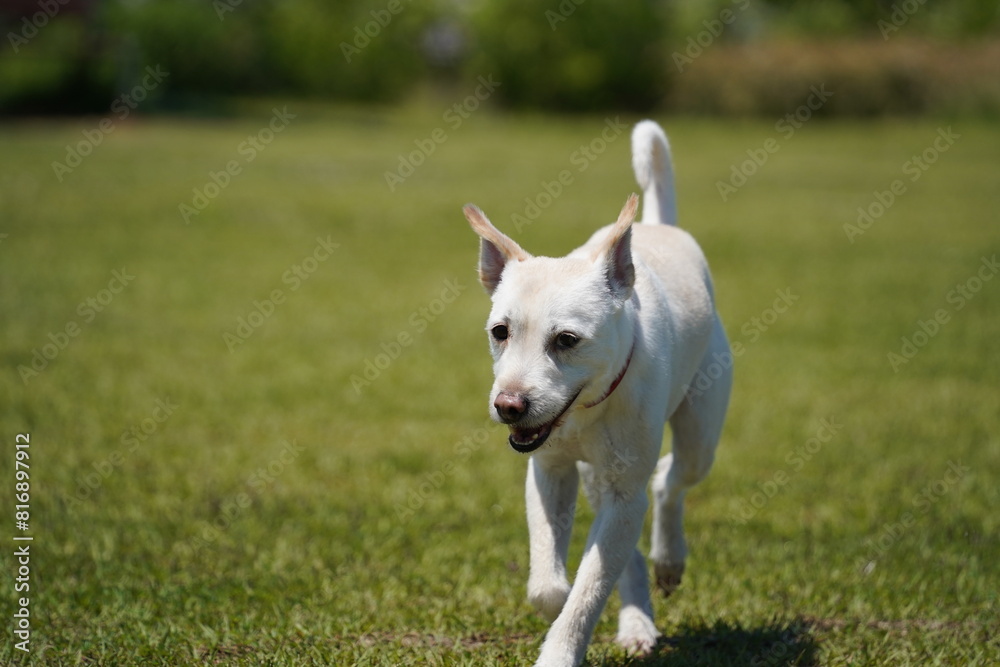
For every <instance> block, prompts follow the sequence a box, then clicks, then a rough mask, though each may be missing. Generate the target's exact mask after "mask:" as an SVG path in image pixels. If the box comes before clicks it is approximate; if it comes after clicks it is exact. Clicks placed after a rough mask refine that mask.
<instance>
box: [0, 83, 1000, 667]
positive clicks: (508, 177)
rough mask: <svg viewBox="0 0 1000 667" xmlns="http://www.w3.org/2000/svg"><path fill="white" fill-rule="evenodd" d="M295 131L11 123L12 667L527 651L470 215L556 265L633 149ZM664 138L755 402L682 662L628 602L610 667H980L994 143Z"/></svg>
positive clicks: (702, 550) (617, 132)
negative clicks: (646, 638) (24, 526)
mask: <svg viewBox="0 0 1000 667" xmlns="http://www.w3.org/2000/svg"><path fill="white" fill-rule="evenodd" d="M275 106H276V108H277V113H275V111H273V110H272V107H275ZM285 106H286V105H285V103H284V102H280V103H277V104H276V105H261V106H255V107H252V108H248V109H247V110H246V111H245V112H244V113H243V114H242V115H240V116H239V117H235V118H217V119H187V118H173V119H171V118H165V119H161V118H135V117H132V118H129V119H127V120H126V121H118V120H115V121H114V130H113V132H111V133H110V134H103V135H101V134H100V132H99V131H98V128H99V126H100V120H101V119H100V118H90V119H83V120H79V121H58V122H56V121H32V122H20V123H16V124H7V125H4V126H0V153H2V155H3V157H4V159H3V160H2V161H0V329H2V336H0V355H2V359H3V374H2V376H0V425H2V434H0V437H2V440H3V442H4V443H5V444H4V448H3V451H4V452H6V453H5V454H3V455H0V479H3V480H6V481H5V482H3V483H0V498H3V501H4V503H5V504H6V506H7V508H8V511H7V514H6V516H7V517H8V518H7V519H5V520H4V522H3V525H4V528H3V532H2V533H0V534H5V535H6V536H7V539H8V541H9V540H10V538H11V537H13V536H15V535H26V534H29V535H32V536H34V541H33V542H31V543H30V545H31V546H30V549H31V559H30V577H29V580H28V583H29V585H30V590H29V592H28V593H23V592H20V593H19V592H15V585H16V583H17V582H16V577H17V576H18V569H17V567H18V566H17V564H16V562H15V557H14V556H13V555H12V553H13V551H14V548H15V546H16V545H18V544H20V543H15V542H13V541H9V542H8V547H6V548H5V549H4V552H5V554H6V555H5V556H4V557H3V558H2V559H0V589H2V591H3V594H2V598H3V601H4V609H5V610H7V612H5V613H6V616H7V618H8V622H7V623H6V624H5V627H6V628H7V629H6V630H4V631H3V632H2V642H3V656H2V658H0V659H2V660H5V661H6V660H13V661H16V662H19V663H24V664H28V663H31V664H38V665H42V664H44V665H54V664H84V665H118V664H164V665H175V664H200V663H209V664H246V665H260V664H268V665H321V664H330V665H353V664H358V665H452V664H459V665H512V664H530V663H531V661H532V660H533V658H534V656H535V655H536V654H537V650H538V646H539V645H540V642H541V639H542V637H543V636H544V632H545V630H546V628H547V624H546V623H545V622H544V621H543V620H542V619H541V618H540V617H538V616H536V615H535V614H534V613H533V611H532V609H531V608H530V606H529V605H528V603H527V602H526V599H525V584H526V581H527V575H528V544H527V530H526V527H525V521H524V516H523V513H524V500H523V474H524V469H525V463H526V460H525V458H523V457H522V456H519V455H517V454H516V453H514V452H513V451H512V450H511V449H510V448H509V447H508V446H507V444H506V436H505V434H504V432H503V429H501V428H498V427H496V426H494V425H492V424H491V423H490V422H489V421H488V419H487V411H486V407H487V401H486V399H487V393H488V389H489V386H490V383H491V379H492V378H491V370H490V361H489V357H488V353H487V347H486V340H485V334H484V333H483V326H484V324H485V318H486V314H487V312H488V307H489V304H488V299H487V297H486V295H485V294H484V293H483V291H482V289H481V288H480V287H479V285H478V284H477V283H476V280H475V270H474V269H475V264H476V253H477V247H478V246H477V238H476V237H475V235H474V234H473V233H472V231H471V230H470V229H469V228H468V226H467V224H466V222H465V220H464V219H463V217H462V214H461V206H462V205H463V204H465V203H466V202H469V201H472V202H475V203H476V204H478V205H479V206H481V207H482V208H483V209H484V210H485V211H486V212H487V214H488V215H490V216H491V218H492V219H493V221H494V222H495V223H496V224H497V225H498V226H499V227H501V228H502V229H504V230H505V231H507V232H509V233H511V234H512V235H514V236H515V237H516V238H517V239H518V240H519V242H521V244H522V245H523V246H524V247H525V248H527V249H528V250H529V251H531V252H533V253H536V254H549V255H558V254H562V253H565V252H567V251H569V250H570V249H572V248H573V247H575V246H576V245H578V244H579V243H581V242H582V241H583V240H585V239H586V238H587V236H588V235H589V234H590V233H591V232H592V231H593V230H594V229H595V228H596V227H597V226H599V225H601V224H605V223H607V222H610V221H611V220H613V219H614V217H615V215H616V214H617V212H618V210H619V208H620V207H621V205H622V203H623V202H624V201H625V198H626V196H627V195H628V194H629V193H630V192H632V191H633V190H635V188H636V186H635V184H634V181H633V176H632V173H631V167H630V154H629V139H628V133H629V131H630V129H631V125H632V124H633V123H634V122H635V121H636V120H638V118H634V117H626V116H621V117H616V116H614V115H611V116H608V117H604V116H592V117H572V118H565V117H563V118H560V117H545V116H503V115H496V114H493V113H491V112H489V111H486V110H478V111H475V112H473V113H468V114H462V115H459V114H457V113H453V114H450V115H447V116H445V115H444V114H445V111H446V110H447V109H448V108H449V107H450V103H441V104H440V105H438V104H432V105H431V107H430V108H429V109H423V110H417V111H414V110H408V111H405V112H404V111H392V112H390V111H382V110H378V109H353V108H333V109H325V108H321V107H315V106H307V105H299V106H296V104H293V103H289V104H288V105H287V109H286V108H285ZM439 107H440V108H439ZM790 111H792V110H790ZM463 115H464V116H467V117H463ZM658 120H660V121H661V122H663V124H664V126H665V128H666V129H667V131H668V133H669V134H670V136H671V140H672V144H673V147H674V152H675V164H676V169H677V182H678V189H679V208H680V217H681V222H682V225H683V226H684V227H685V228H687V229H688V230H690V231H691V232H692V233H693V234H694V235H695V236H696V238H698V239H699V241H700V242H701V244H702V246H703V248H704V249H705V252H706V255H707V256H708V258H709V261H710V263H711V266H712V269H713V273H714V279H715V286H716V292H717V295H718V306H719V310H720V311H721V313H722V316H723V319H724V321H725V323H726V327H727V330H728V332H729V335H730V339H731V341H732V343H733V345H734V350H735V352H736V354H735V360H734V361H735V367H736V368H735V373H736V382H735V388H734V392H733V398H732V403H731V408H730V414H729V418H728V421H727V424H726V428H725V432H724V436H723V440H722V443H721V445H720V448H719V452H718V457H717V461H716V464H715V467H714V469H713V471H712V473H711V475H710V476H709V477H708V479H707V480H706V481H705V482H704V483H702V484H701V485H700V486H699V487H698V488H697V489H695V490H694V491H692V492H691V493H690V494H689V497H688V513H687V526H688V538H689V542H690V552H691V553H690V558H689V561H688V571H687V575H686V579H685V581H684V583H683V585H682V586H681V588H680V590H679V591H678V592H677V593H676V594H675V595H674V596H673V597H672V598H670V599H669V600H663V599H661V598H660V597H656V598H655V612H656V617H657V624H658V626H659V628H660V629H661V631H662V632H663V633H664V635H665V638H664V641H663V642H662V643H661V644H660V646H659V647H658V650H657V653H656V655H655V656H653V657H652V658H650V659H648V660H645V661H638V662H635V661H631V660H630V659H629V658H628V657H627V656H625V655H624V654H623V653H622V652H621V651H620V650H619V649H618V648H617V647H616V646H615V644H614V643H613V638H614V633H615V627H616V625H615V621H616V612H617V609H618V601H617V598H616V597H613V598H612V601H611V603H610V604H609V606H608V609H607V610H606V612H605V614H604V615H603V617H602V621H601V623H600V625H599V626H598V628H597V631H596V633H595V638H594V642H593V644H592V646H591V649H590V652H589V653H588V660H589V662H590V664H594V665H624V664H642V665H646V664H648V665H670V666H680V665H991V664H996V662H997V661H998V660H1000V644H998V639H997V636H998V633H1000V613H998V599H997V595H998V593H997V592H998V589H1000V514H998V508H1000V485H998V483H997V479H998V474H1000V356H998V353H1000V347H998V341H1000V278H998V276H997V273H998V271H1000V266H998V264H997V263H996V262H997V259H998V255H1000V224H998V223H1000V218H998V211H1000V171H998V158H1000V126H998V125H996V124H989V123H987V122H984V121H975V120H962V119H954V120H944V119H942V120H921V121H915V120H898V121H895V120H883V121H871V122H836V123H831V122H827V121H823V120H811V121H809V122H807V123H805V124H803V125H802V126H801V127H798V128H792V129H793V131H792V132H791V133H789V129H790V127H791V126H789V125H787V124H786V125H782V126H780V127H776V125H775V123H776V122H777V121H778V120H780V119H777V118H775V119H773V120H762V121H758V122H749V121H747V122H738V121H731V120H717V121H712V120H696V119H685V118H677V119H671V118H659V119H658ZM85 131H86V132H87V134H85ZM98 135H100V136H101V141H100V143H99V144H98V143H96V138H95V137H97V136H98ZM88 136H89V137H90V139H88V138H87V137H88ZM68 146H69V147H71V151H70V152H71V153H75V154H76V157H74V156H73V155H69V156H67V152H68V149H67V147H68ZM765 147H766V148H765ZM775 147H776V149H775ZM84 153H85V154H84ZM401 156H402V157H401ZM914 156H917V157H918V158H919V160H918V161H914V160H913V158H914ZM765 158H766V159H765ZM53 162H59V163H61V164H62V167H58V166H57V167H54V166H53ZM73 165H75V166H73ZM63 167H65V168H63ZM387 173H388V174H389V176H387ZM720 183H723V184H728V185H727V186H725V187H724V186H720ZM182 205H183V206H182ZM859 208H861V209H862V210H863V211H864V212H865V215H866V216H868V217H862V216H861V214H860V213H859ZM859 220H860V222H859ZM845 225H847V226H848V227H847V228H845ZM852 226H853V227H852ZM719 363H720V364H724V363H730V360H728V359H723V360H720V361H719ZM19 433H26V434H30V450H29V451H30V457H31V458H30V461H29V463H30V503H29V504H30V530H29V531H28V532H22V531H19V530H17V528H16V526H15V522H14V507H13V505H14V504H15V500H14V492H15V488H14V483H15V480H14V451H15V437H16V436H17V434H19ZM667 447H669V442H667V443H666V444H665V449H666V448H667ZM580 508H581V509H580V511H579V512H578V516H577V530H576V531H575V534H574V542H573V548H572V550H571V561H572V563H571V565H572V567H573V568H574V569H575V566H576V564H577V563H578V562H579V559H580V551H581V549H582V544H583V539H584V536H585V534H586V527H587V525H588V524H589V521H590V519H591V518H592V514H591V512H590V510H589V508H586V506H585V503H583V502H581V503H580ZM641 546H642V548H643V549H644V550H645V549H647V548H648V531H646V532H645V534H644V537H643V540H642V543H641ZM26 595H27V596H28V597H30V603H29V607H28V608H29V610H30V618H31V635H30V644H29V645H28V647H29V648H30V652H29V653H24V652H23V651H20V650H18V649H16V648H15V647H14V643H15V642H16V641H20V640H19V639H18V638H16V637H15V635H14V634H13V630H14V626H13V623H12V622H11V619H12V614H13V613H14V612H15V610H16V609H19V608H20V605H19V603H18V602H17V600H18V598H20V597H22V596H26Z"/></svg>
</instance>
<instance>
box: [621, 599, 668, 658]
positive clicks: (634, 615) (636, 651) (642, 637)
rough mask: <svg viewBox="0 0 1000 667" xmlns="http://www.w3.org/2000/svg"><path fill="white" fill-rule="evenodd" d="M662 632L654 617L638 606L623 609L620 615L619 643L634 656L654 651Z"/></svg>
mask: <svg viewBox="0 0 1000 667" xmlns="http://www.w3.org/2000/svg"><path fill="white" fill-rule="evenodd" d="M659 637H660V632H659V631H658V630H657V629H656V626H655V625H654V624H653V619H651V618H650V617H649V616H647V615H646V614H645V613H643V612H641V611H639V610H638V609H636V608H634V607H633V608H629V609H623V610H622V612H621V614H620V615H619V617H618V636H617V637H615V641H616V642H618V645H619V646H621V647H622V648H624V649H625V650H626V651H628V652H629V654H630V655H634V656H640V657H641V656H646V655H649V654H650V653H652V651H653V647H655V646H656V640H657V639H658V638H659Z"/></svg>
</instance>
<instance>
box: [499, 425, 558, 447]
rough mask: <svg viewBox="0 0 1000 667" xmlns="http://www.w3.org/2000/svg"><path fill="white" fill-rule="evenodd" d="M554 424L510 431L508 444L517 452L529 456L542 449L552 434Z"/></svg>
mask: <svg viewBox="0 0 1000 667" xmlns="http://www.w3.org/2000/svg"><path fill="white" fill-rule="evenodd" d="M553 426H554V424H553V423H548V424H545V425H544V426H539V427H538V428H514V427H511V429H510V437H509V438H507V442H509V443H510V446H511V447H513V448H514V451H515V452H520V453H522V454H527V453H529V452H533V451H535V450H536V449H538V448H539V447H541V446H542V445H543V444H544V443H545V441H546V440H548V438H549V434H550V433H552V427H553Z"/></svg>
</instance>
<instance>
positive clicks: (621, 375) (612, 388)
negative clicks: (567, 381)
mask: <svg viewBox="0 0 1000 667" xmlns="http://www.w3.org/2000/svg"><path fill="white" fill-rule="evenodd" d="M637 337H638V333H637V334H636V336H633V337H632V347H631V348H630V349H629V351H628V357H627V358H626V359H625V365H624V366H622V370H621V372H619V373H618V377H616V378H615V379H614V381H613V382H612V383H611V386H610V387H608V390H607V391H606V392H604V394H603V395H602V396H601V397H600V398H598V399H597V400H596V401H591V402H590V403H585V404H584V406H583V407H585V408H592V407H594V406H596V405H598V404H600V403H602V402H603V401H604V400H605V399H606V398H607V397H608V396H610V395H611V394H613V393H614V391H615V389H617V388H618V385H619V384H621V381H622V380H623V379H624V378H625V373H626V372H627V371H628V367H629V364H631V363H632V353H633V352H635V342H636V338H637Z"/></svg>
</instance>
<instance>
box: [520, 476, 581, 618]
mask: <svg viewBox="0 0 1000 667" xmlns="http://www.w3.org/2000/svg"><path fill="white" fill-rule="evenodd" d="M579 481H580V478H579V473H577V470H576V466H575V465H573V464H569V465H566V466H558V467H548V466H545V465H544V464H542V463H540V462H539V461H537V460H536V459H535V457H531V459H529V460H528V478H527V482H526V484H525V504H526V505H527V510H528V533H529V538H530V543H531V571H530V574H529V575H528V600H529V601H530V602H531V604H532V605H534V606H535V608H536V609H538V611H539V612H541V613H542V615H544V616H545V617H546V618H547V619H548V620H550V621H551V620H553V619H555V618H556V617H557V616H558V615H559V612H560V611H561V610H562V608H563V605H564V604H565V603H566V597H567V596H568V595H569V590H570V587H569V582H568V581H567V580H566V555H567V553H568V552H569V538H570V532H571V531H572V528H573V512H574V510H575V506H576V494H577V488H578V485H579Z"/></svg>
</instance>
